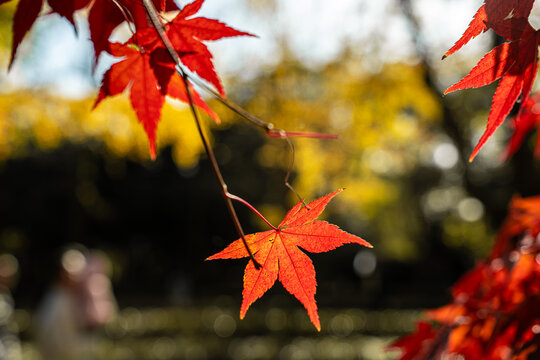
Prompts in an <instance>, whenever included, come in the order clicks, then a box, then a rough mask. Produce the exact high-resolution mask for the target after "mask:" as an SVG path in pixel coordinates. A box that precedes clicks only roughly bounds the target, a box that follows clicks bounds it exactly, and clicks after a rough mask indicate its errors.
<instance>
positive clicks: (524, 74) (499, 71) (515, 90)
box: [445, 18, 538, 161]
mask: <svg viewBox="0 0 540 360" xmlns="http://www.w3.org/2000/svg"><path fill="white" fill-rule="evenodd" d="M488 25H489V27H491V28H492V29H493V30H495V32H497V34H499V35H501V36H502V37H504V38H505V39H507V40H508V41H509V42H506V43H504V44H502V45H499V46H497V47H495V48H494V49H493V50H491V51H490V52H489V53H488V54H486V55H485V56H484V57H483V58H482V59H481V60H480V61H479V62H478V64H477V65H476V66H475V67H474V68H473V69H472V70H471V72H470V73H469V74H468V75H467V76H465V77H464V78H463V79H461V80H460V81H459V82H458V83H456V84H454V85H452V86H451V87H449V88H448V89H447V90H446V91H445V94H447V93H449V92H452V91H455V90H461V89H466V88H476V87H480V86H485V85H488V84H491V83H492V82H494V81H496V80H498V79H501V81H500V82H499V86H498V87H497V90H496V91H495V95H494V96H493V103H492V106H491V111H490V114H489V117H488V124H487V128H486V131H485V132H484V134H483V135H482V137H481V138H480V140H479V141H478V144H477V145H476V147H475V148H474V150H473V152H472V154H471V157H470V160H471V161H472V159H474V157H475V156H476V155H477V153H478V151H479V150H480V148H481V147H482V146H483V145H484V144H485V142H486V141H487V140H488V139H489V138H490V137H491V135H493V133H494V132H495V130H496V129H497V128H498V127H499V126H500V125H501V124H502V122H503V121H504V119H505V118H506V116H507V115H508V114H509V113H510V111H511V110H512V107H513V106H514V104H515V103H516V101H517V100H518V97H519V96H520V94H521V97H522V99H523V100H524V101H526V100H527V98H528V96H529V93H530V91H531V89H532V85H533V82H534V78H535V76H536V72H537V70H538V31H536V30H534V29H533V28H532V26H531V25H530V24H529V22H528V20H527V19H526V18H508V19H505V20H502V21H499V22H496V23H488Z"/></svg>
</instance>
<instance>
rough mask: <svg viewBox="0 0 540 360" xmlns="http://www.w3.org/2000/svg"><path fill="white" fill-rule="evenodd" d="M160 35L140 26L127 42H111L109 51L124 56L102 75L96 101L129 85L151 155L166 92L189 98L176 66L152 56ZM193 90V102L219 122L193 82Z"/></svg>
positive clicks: (183, 98) (177, 97)
mask: <svg viewBox="0 0 540 360" xmlns="http://www.w3.org/2000/svg"><path fill="white" fill-rule="evenodd" d="M158 39H159V38H158V36H157V33H156V31H155V30H154V29H153V28H147V29H144V30H139V31H138V32H137V34H136V35H134V36H133V37H132V38H131V39H130V40H129V41H127V42H126V43H125V44H120V43H111V44H109V49H108V52H110V54H111V55H113V56H116V57H121V58H123V59H122V60H120V61H119V62H117V63H115V64H113V65H112V66H111V67H110V69H109V70H107V72H106V73H105V75H104V76H103V81H102V85H101V88H100V91H99V94H98V97H97V99H96V101H95V104H94V108H95V107H96V106H98V105H99V103H100V102H101V101H102V100H104V99H105V98H107V97H110V96H115V95H118V94H121V93H122V92H124V91H125V90H126V89H127V88H128V87H129V91H130V96H129V99H130V102H131V106H132V107H133V109H134V110H135V113H136V115H137V119H138V120H139V122H140V123H141V124H142V125H143V128H144V130H145V132H146V134H147V136H148V142H149V146H150V156H151V157H152V158H155V156H156V130H157V126H158V123H159V120H160V117H161V109H162V108H163V104H164V102H165V96H167V95H168V96H170V97H172V98H175V99H178V100H181V101H184V102H189V98H188V96H187V92H186V88H185V85H184V83H183V80H182V79H181V78H180V77H179V76H178V74H176V72H174V71H173V70H171V69H169V68H167V67H164V66H161V65H160V63H159V61H156V60H155V57H153V54H155V51H157V49H160V47H159V45H160V42H159V40H158ZM136 41H137V43H136ZM158 58H159V57H158ZM190 91H191V93H192V98H193V102H194V105H196V106H198V107H199V108H201V109H202V110H203V111H205V112H206V113H207V114H208V115H209V116H211V117H212V118H213V119H214V120H215V121H216V122H219V118H218V116H217V114H216V113H214V112H213V111H212V110H211V109H210V108H209V107H208V105H207V104H206V103H205V102H204V100H203V99H201V97H200V96H199V94H198V93H197V92H196V91H195V90H194V89H193V88H192V87H191V86H190Z"/></svg>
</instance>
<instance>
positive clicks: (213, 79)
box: [167, 0, 253, 95]
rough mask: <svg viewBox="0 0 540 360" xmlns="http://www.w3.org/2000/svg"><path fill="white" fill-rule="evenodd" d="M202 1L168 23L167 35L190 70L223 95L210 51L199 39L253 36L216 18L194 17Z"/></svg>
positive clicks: (185, 8)
mask: <svg viewBox="0 0 540 360" xmlns="http://www.w3.org/2000/svg"><path fill="white" fill-rule="evenodd" d="M203 3H204V0H195V1H194V2H192V3H190V4H188V5H186V6H185V7H184V8H183V9H182V11H181V12H180V13H178V15H176V17H175V18H174V19H173V20H172V21H171V22H170V23H169V24H168V31H167V36H168V37H169V39H170V40H171V42H172V44H173V46H174V48H175V50H176V51H178V52H179V53H183V54H185V55H184V56H182V58H181V61H182V63H183V64H184V65H186V66H187V68H188V69H189V70H191V71H193V72H194V73H196V74H197V75H199V76H200V77H201V78H203V79H204V80H206V81H208V82H209V83H210V84H212V85H214V86H215V87H216V89H217V90H218V91H219V93H220V94H221V95H225V93H224V91H223V85H221V81H220V80H219V78H218V76H217V74H216V71H215V69H214V64H213V63H212V54H211V53H210V51H209V50H208V48H207V47H206V45H204V44H203V43H202V41H213V40H219V39H222V38H225V37H233V36H243V35H246V36H253V35H252V34H249V33H247V32H243V31H238V30H236V29H233V28H231V27H229V26H227V25H225V24H223V23H222V22H219V21H218V20H213V19H207V18H204V17H193V15H195V14H196V13H197V12H198V11H199V9H200V8H201V6H202V5H203Z"/></svg>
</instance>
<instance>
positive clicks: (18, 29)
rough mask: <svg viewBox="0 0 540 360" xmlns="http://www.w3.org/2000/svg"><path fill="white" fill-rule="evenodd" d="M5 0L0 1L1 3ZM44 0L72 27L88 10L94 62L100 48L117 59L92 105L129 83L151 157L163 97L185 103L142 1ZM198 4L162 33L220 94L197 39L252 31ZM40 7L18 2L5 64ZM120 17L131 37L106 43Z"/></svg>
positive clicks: (198, 101)
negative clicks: (203, 12)
mask: <svg viewBox="0 0 540 360" xmlns="http://www.w3.org/2000/svg"><path fill="white" fill-rule="evenodd" d="M8 1H10V0H0V5H1V4H3V3H6V2H8ZM47 3H48V5H49V7H50V8H51V12H52V13H57V14H59V15H61V16H63V17H65V18H66V19H67V20H68V21H69V22H71V23H72V24H73V26H74V27H75V23H74V19H73V17H74V13H75V12H76V11H78V10H81V9H88V22H89V26H90V40H91V41H92V44H93V46H94V50H95V55H96V61H97V59H98V57H99V55H100V54H101V53H102V52H103V51H107V52H109V53H110V54H111V55H113V56H116V57H120V58H122V60H120V61H119V62H117V63H116V64H114V65H113V66H112V67H111V68H110V69H109V70H108V71H107V73H106V74H105V76H104V79H103V83H102V85H101V89H100V92H99V95H98V98H97V100H96V103H95V105H94V107H95V106H97V105H98V104H99V103H100V102H101V101H102V100H103V99H105V98H107V97H110V96H114V95H117V94H120V93H122V92H124V91H125V90H126V89H127V88H129V89H130V101H131V105H132V107H133V109H134V110H135V113H136V114H137V118H138V119H139V122H140V123H141V124H142V125H143V127H144V130H145V131H146V133H147V135H148V140H149V143H150V155H151V156H152V157H155V154H156V129H157V125H158V123H159V120H160V117H161V109H162V107H163V104H164V102H165V98H166V96H169V97H171V98H175V99H178V100H181V101H184V102H188V101H189V98H188V94H187V91H186V86H185V84H184V82H183V80H182V79H181V77H180V76H179V75H178V74H177V73H176V64H175V63H174V62H173V60H172V59H171V57H170V56H169V54H168V53H167V50H166V48H165V46H164V45H163V43H162V41H161V39H160V37H159V34H158V32H157V31H156V30H155V28H154V27H153V25H152V23H151V21H150V20H149V17H148V15H147V11H146V9H145V7H144V5H143V0H47ZM152 3H153V4H154V6H155V7H156V8H158V9H159V11H160V14H163V13H165V12H169V11H179V10H180V9H179V8H178V6H177V4H176V3H175V2H174V1H173V0H152ZM203 3H204V0H195V1H193V2H192V3H190V4H188V5H186V6H184V8H183V9H181V11H179V12H178V14H177V15H176V16H175V17H174V18H173V20H171V21H168V22H166V24H165V28H166V36H167V37H168V38H169V40H170V42H171V44H172V46H173V47H174V50H175V51H176V52H177V53H178V55H179V56H180V59H181V62H182V64H183V65H184V66H185V67H187V68H188V69H189V70H190V71H192V72H194V73H196V74H197V75H198V76H200V77H201V78H202V79H204V80H206V81H208V82H209V83H210V84H212V85H213V86H214V87H215V88H216V89H217V90H218V92H219V93H220V94H221V95H222V96H224V91H223V86H222V84H221V81H220V80H219V78H218V76H217V74H216V72H215V69H214V65H213V63H212V54H211V53H210V51H209V50H208V48H207V47H206V45H205V44H203V42H202V41H213V40H218V39H221V38H224V37H233V36H241V35H249V36H251V34H248V33H246V32H242V31H238V30H235V29H233V28H231V27H229V26H227V25H225V24H223V23H221V22H219V21H217V20H212V19H207V18H204V17H194V16H195V14H196V13H197V12H198V11H199V9H200V8H201V6H202V5H203ZM43 6H44V0H20V1H19V3H18V5H17V9H16V11H15V15H14V19H13V47H12V52H11V59H10V67H11V65H12V64H13V61H14V59H15V55H16V53H17V49H18V47H19V45H20V43H21V41H22V40H23V38H24V36H25V35H26V33H27V32H28V31H29V30H30V28H31V27H32V25H33V24H34V23H35V21H36V19H37V18H38V16H39V14H40V13H41V11H42V8H43ZM125 21H127V22H129V23H130V24H131V25H132V26H131V27H130V28H131V29H134V32H133V34H132V36H131V38H130V39H129V40H127V41H126V42H125V43H123V44H120V43H110V42H109V37H110V36H111V34H112V32H113V31H114V29H116V28H117V27H118V26H119V25H120V24H122V23H124V22H125ZM190 92H191V94H192V97H193V102H194V104H195V105H196V106H198V107H199V108H200V109H202V110H203V111H204V112H206V113H207V114H208V115H209V116H210V117H212V118H213V119H214V120H216V121H219V118H218V117H217V115H216V114H215V113H214V112H213V111H212V110H211V109H210V108H209V107H208V105H207V104H206V103H205V102H204V100H203V99H202V98H201V97H200V96H199V95H198V94H197V93H196V92H195V90H194V89H192V87H191V85H190Z"/></svg>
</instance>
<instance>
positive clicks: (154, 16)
mask: <svg viewBox="0 0 540 360" xmlns="http://www.w3.org/2000/svg"><path fill="white" fill-rule="evenodd" d="M143 4H144V7H145V9H146V12H147V14H148V16H149V17H150V20H151V21H152V24H153V25H154V28H155V29H156V31H157V32H158V35H159V37H160V38H161V40H162V41H163V44H164V45H165V47H166V48H167V51H168V52H169V55H170V56H171V58H172V59H173V61H174V62H175V63H176V69H177V71H178V72H179V74H180V76H181V77H182V80H183V81H184V86H185V87H186V93H187V96H188V100H189V107H190V109H191V113H192V115H193V118H194V120H195V123H196V124H197V130H198V131H199V135H200V137H201V140H202V142H203V145H204V149H205V151H206V154H207V155H208V159H209V160H210V163H211V164H212V170H213V171H214V174H215V175H216V178H217V180H218V182H219V184H220V185H221V192H222V195H223V198H224V199H225V204H226V205H227V210H229V214H230V215H231V218H232V220H233V223H234V226H235V228H236V231H237V232H238V234H239V235H240V237H241V238H242V242H243V243H244V246H245V248H246V250H247V252H248V254H249V257H250V258H251V260H252V261H253V265H254V266H255V268H256V269H260V268H261V265H260V264H259V263H258V262H257V260H255V256H253V253H252V251H251V249H250V248H249V245H248V243H247V241H246V237H245V234H244V230H243V228H242V224H240V220H239V219H238V215H237V214H236V210H235V209H234V206H233V204H232V201H231V198H230V197H229V196H230V195H231V194H230V193H229V192H228V190H227V184H226V183H225V180H224V179H223V175H222V174H221V170H220V169H219V165H218V163H217V160H216V156H215V154H214V150H213V149H212V147H211V146H210V144H209V142H208V139H207V138H206V135H205V133H204V131H203V129H202V126H201V120H200V118H199V115H198V114H197V110H196V109H195V105H194V103H193V95H192V94H191V90H190V86H189V82H188V76H187V74H186V72H185V71H184V70H183V69H182V67H181V66H180V57H179V56H178V54H177V53H176V51H175V50H174V47H173V46H172V44H171V41H170V40H169V38H168V37H167V34H166V33H165V27H164V26H163V23H162V22H161V19H160V18H159V16H158V13H157V11H156V9H155V7H154V4H152V2H151V1H150V0H143Z"/></svg>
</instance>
